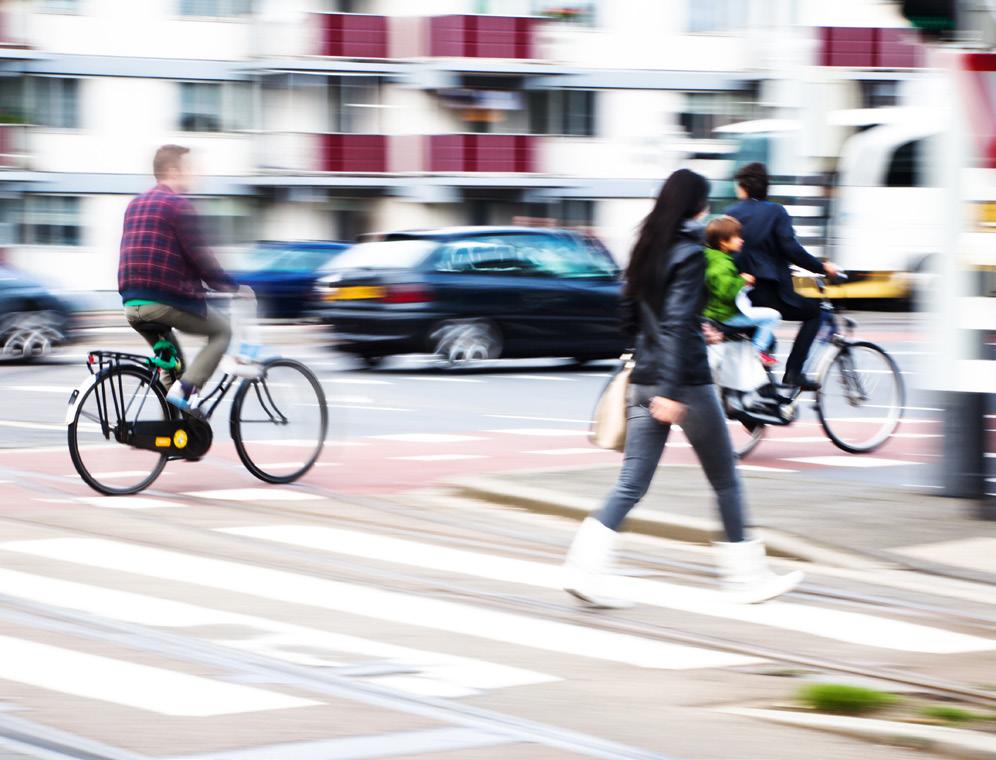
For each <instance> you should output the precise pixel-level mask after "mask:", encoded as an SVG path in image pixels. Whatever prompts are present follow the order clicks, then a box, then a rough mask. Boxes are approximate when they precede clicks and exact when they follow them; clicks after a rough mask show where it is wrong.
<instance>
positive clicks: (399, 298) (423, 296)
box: [382, 285, 432, 303]
mask: <svg viewBox="0 0 996 760" xmlns="http://www.w3.org/2000/svg"><path fill="white" fill-rule="evenodd" d="M382 300H383V302H384V303H428V302H429V301H431V300H432V295H431V294H430V293H429V291H428V289H426V288H425V287H424V286H422V285H391V286H389V287H388V288H387V289H386V290H385V291H384V296H383V298H382Z"/></svg>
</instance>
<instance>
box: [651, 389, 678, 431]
mask: <svg viewBox="0 0 996 760" xmlns="http://www.w3.org/2000/svg"><path fill="white" fill-rule="evenodd" d="M648 408H649V409H650V416H651V417H653V418H654V419H655V420H657V421H658V422H659V423H661V424H662V425H675V424H677V423H679V422H681V418H682V417H684V416H685V405H684V404H682V403H680V402H678V401H675V400H674V399H670V398H664V397H663V396H654V397H653V398H652V399H650V404H649V405H648Z"/></svg>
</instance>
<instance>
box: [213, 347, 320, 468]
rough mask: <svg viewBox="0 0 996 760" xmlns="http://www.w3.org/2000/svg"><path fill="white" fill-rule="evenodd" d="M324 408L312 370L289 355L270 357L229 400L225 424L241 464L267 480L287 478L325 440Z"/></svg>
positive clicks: (307, 463) (306, 464)
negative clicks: (278, 357) (227, 417)
mask: <svg viewBox="0 0 996 760" xmlns="http://www.w3.org/2000/svg"><path fill="white" fill-rule="evenodd" d="M328 415H329V411H328V406H327V404H326V401H325V392H324V391H323V390H322V386H321V384H320V383H319V382H318V378H317V377H315V375H314V373H313V372H312V371H311V370H310V369H308V368H307V367H306V366H304V365H303V364H301V362H297V361H294V360H293V359H273V360H271V361H268V362H266V363H265V364H264V365H263V372H262V374H261V375H260V377H259V378H256V379H253V380H244V381H243V382H242V384H241V385H240V386H239V388H238V390H237V391H236V392H235V398H234V399H233V400H232V414H231V418H230V428H231V434H232V441H233V442H234V443H235V450H236V452H237V453H238V455H239V459H241V460H242V464H244V465H245V467H246V469H247V470H249V472H251V473H252V474H253V475H254V476H255V477H257V478H259V479H260V480H263V481H266V482H267V483H292V482H294V481H295V480H297V479H298V478H300V477H302V476H303V475H304V474H305V473H306V472H308V470H310V469H311V468H312V467H313V466H314V464H315V462H317V461H318V457H319V456H321V453H322V447H323V446H324V445H325V434H326V432H327V430H328V423H329V418H328Z"/></svg>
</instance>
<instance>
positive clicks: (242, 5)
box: [180, 0, 252, 18]
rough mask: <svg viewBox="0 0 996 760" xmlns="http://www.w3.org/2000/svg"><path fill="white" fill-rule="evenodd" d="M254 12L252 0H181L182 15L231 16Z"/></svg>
mask: <svg viewBox="0 0 996 760" xmlns="http://www.w3.org/2000/svg"><path fill="white" fill-rule="evenodd" d="M251 13H252V0H180V15H181V16H193V17H207V18H231V17H235V16H248V15H250V14H251Z"/></svg>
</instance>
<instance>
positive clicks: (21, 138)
mask: <svg viewBox="0 0 996 760" xmlns="http://www.w3.org/2000/svg"><path fill="white" fill-rule="evenodd" d="M27 155H28V154H27V127H25V126H24V125H23V124H0V168H4V169H21V168H24V166H25V164H26V162H27Z"/></svg>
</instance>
